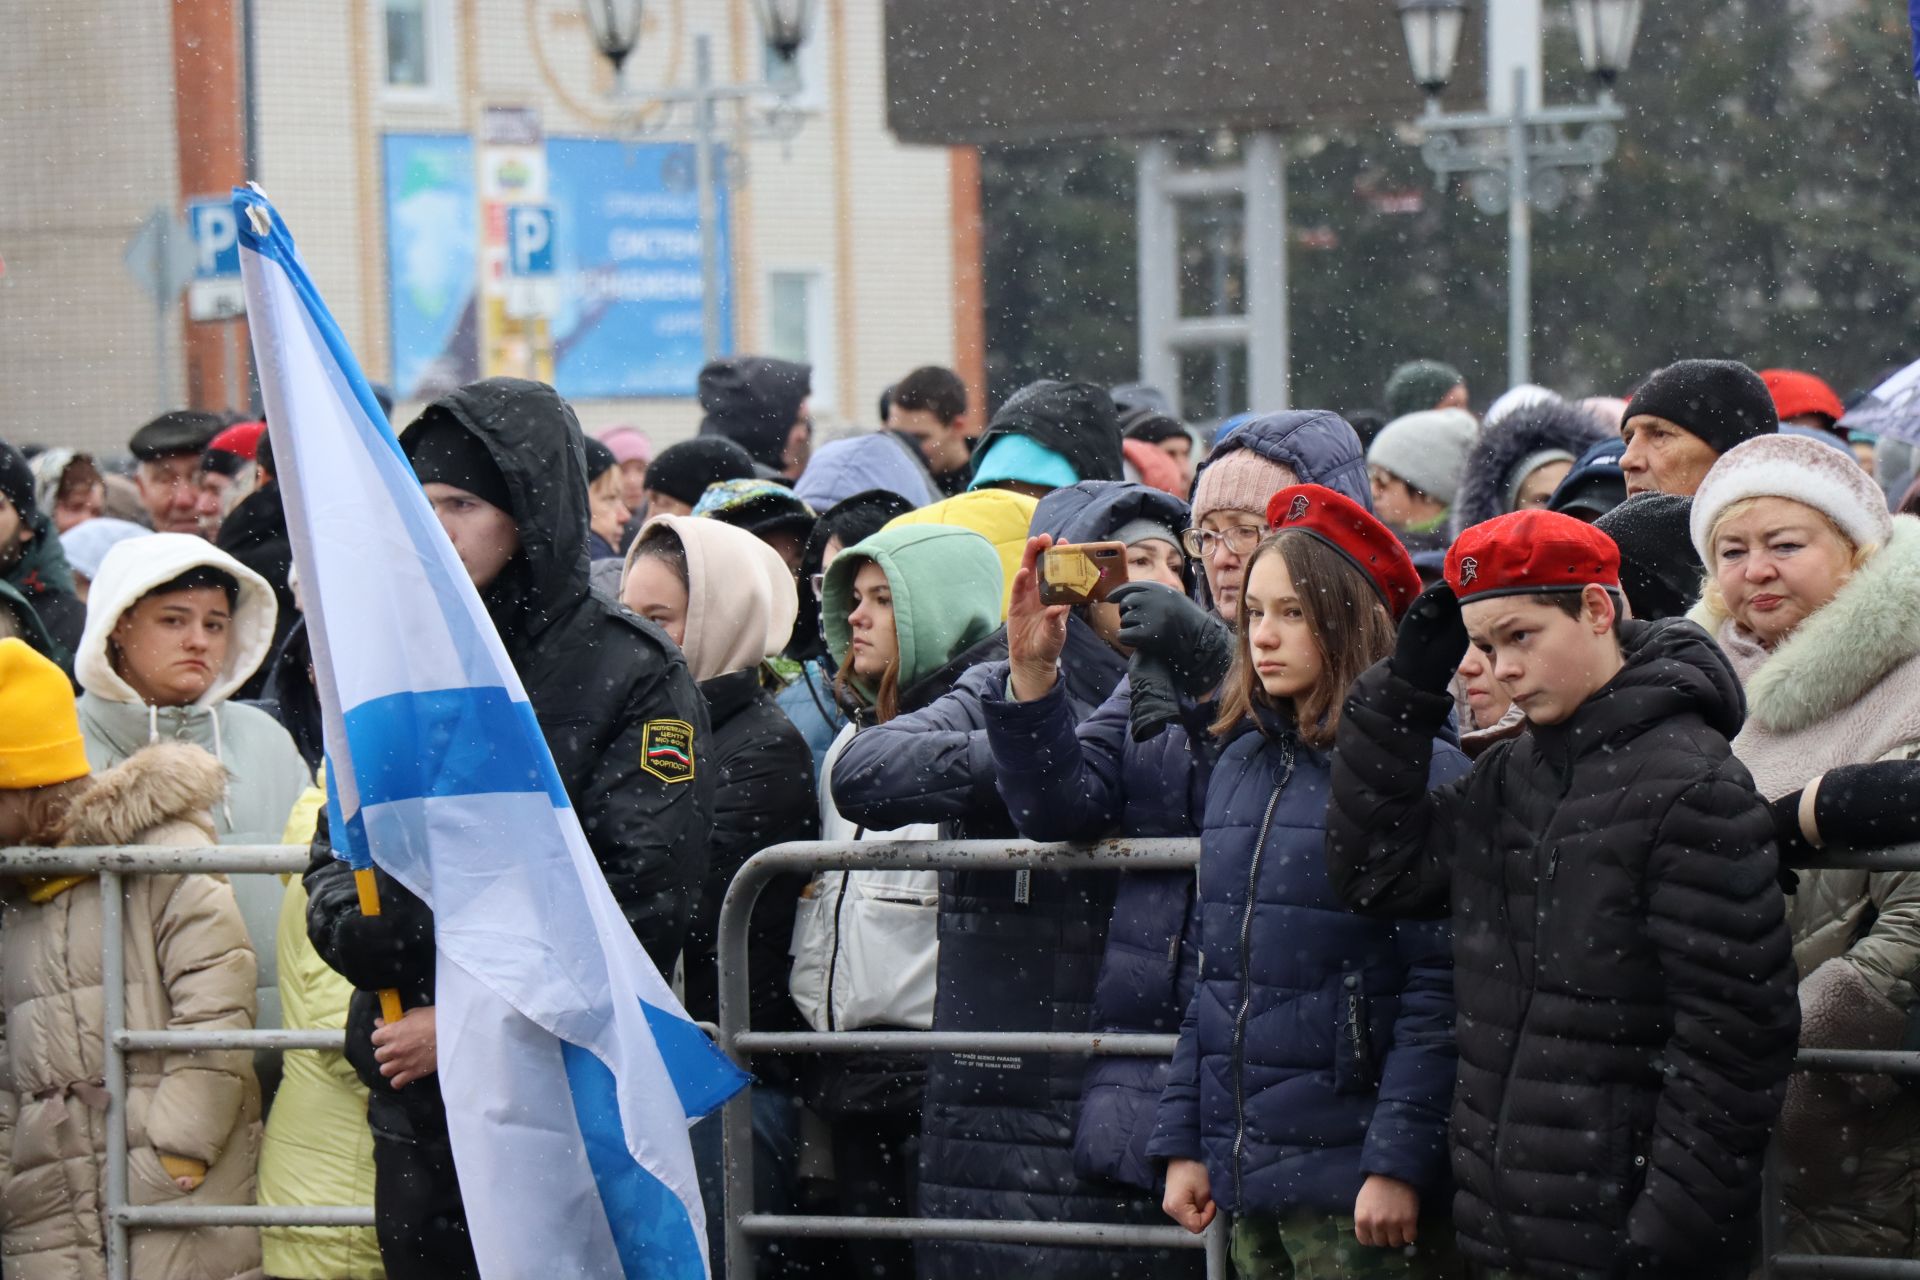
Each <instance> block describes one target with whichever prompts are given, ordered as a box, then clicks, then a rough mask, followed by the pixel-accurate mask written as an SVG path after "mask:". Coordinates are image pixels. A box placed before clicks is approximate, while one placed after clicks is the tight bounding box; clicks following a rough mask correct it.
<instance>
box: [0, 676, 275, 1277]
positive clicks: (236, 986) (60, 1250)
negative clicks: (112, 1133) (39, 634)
mask: <svg viewBox="0 0 1920 1280" xmlns="http://www.w3.org/2000/svg"><path fill="white" fill-rule="evenodd" d="M225 783H226V775H225V773H224V771H223V770H222V769H221V768H220V764H219V762H218V761H216V760H215V759H214V758H213V757H212V756H210V755H208V754H207V753H206V752H205V751H202V750H201V749H200V748H198V747H195V746H191V745H189V744H187V743H160V744H158V745H155V746H151V747H147V748H145V749H143V750H141V751H138V752H136V753H134V755H133V756H132V758H131V759H129V760H127V761H126V762H125V763H123V764H121V765H119V766H118V767H116V768H114V769H110V770H107V771H105V772H103V773H100V774H97V775H94V776H89V774H88V768H87V760H86V755H85V752H84V750H83V749H82V746H81V741H80V732H79V726H78V725H77V723H76V721H75V717H74V710H73V696H72V690H71V686H69V685H68V684H67V680H66V677H65V676H64V675H62V674H61V673H60V671H59V670H58V669H57V668H55V667H54V666H53V664H51V663H49V662H47V661H46V660H45V659H43V658H40V657H38V655H35V654H33V653H31V652H30V651H28V650H27V648H26V646H25V645H24V644H22V643H21V642H20V641H18V640H5V641H0V845H4V844H59V845H116V844H121V845H124V844H142V845H203V844H206V843H208V842H209V841H211V840H212V838H213V831H212V827H213V820H212V816H211V813H210V810H212V809H213V808H214V807H216V806H217V805H218V804H219V803H220V799H221V793H222V790H223V789H224V787H225ZM100 905H101V902H100V883H99V881H98V879H96V878H95V877H92V876H57V877H35V878H30V879H18V880H12V881H8V882H6V887H5V912H4V923H0V993H4V1004H5V1013H6V1027H7V1045H6V1053H5V1055H4V1058H3V1059H0V1069H3V1070H4V1081H0V1233H3V1240H0V1244H3V1246H4V1251H5V1257H6V1272H7V1276H8V1277H9V1280H84V1278H86V1277H98V1276H104V1275H105V1273H106V1243H105V1239H104V1235H103V1229H102V1219H101V1213H100V1210H101V1207H102V1205H103V1204H104V1203H105V1200H106V1190H105V1179H106V1120H105V1115H104V1108H105V1104H106V1094H105V1088H104V1083H103V1081H104V1074H105V1066H104V1063H105V1057H106V1045H105V1039H104V1037H103V1035H102V1033H101V1016H102V1015H101V1008H102V1004H103V1002H104V999H105V997H104V993H103V991H102V988H101V968H100V966H101V933H100V926H101V912H100ZM123 921H124V923H123V926H122V927H123V932H124V937H125V944H126V953H125V954H126V1018H127V1026H128V1027H129V1028H131V1029H132V1030H135V1031H159V1030H194V1031H244V1030H248V1029H250V1028H251V1027H252V1026H253V1012H254V953H253V948H252V947H251V946H250V945H249V944H248V942H247V934H246V929H245V927H244V926H243V925H242V923H241V921H240V912H239V909H238V908H237V907H236V906H235V905H234V900H233V892H232V890H230V889H229V888H228V887H227V884H226V882H225V880H224V879H223V878H222V877H220V876H215V875H145V876H131V877H129V878H128V879H127V881H126V903H125V915H124V917H123ZM248 1057H249V1055H247V1054H246V1053H245V1052H232V1051H227V1052H210V1051H209V1052H193V1053H165V1054H162V1053H152V1052H133V1053H129V1054H128V1055H127V1146H128V1191H129V1199H130V1200H131V1202H132V1203H134V1204H136V1205H151V1204H169V1205H172V1204H182V1205H244V1204H251V1203H252V1202H253V1178H254V1162H255V1160H256V1158H257V1156H258V1153H259V1146H260V1090H259V1086H258V1084H257V1083H256V1082H255V1080H254V1075H253V1070H252V1068H251V1066H250V1065H249V1062H248ZM259 1268H260V1240H259V1235H258V1233H257V1232H255V1231H254V1230H252V1229H251V1228H237V1227H225V1228H200V1229H196V1230H191V1231H156V1230H139V1231H135V1232H134V1233H133V1249H132V1274H133V1275H135V1276H138V1277H140V1280H227V1278H228V1277H246V1276H258V1275H259V1274H260V1271H259Z"/></svg>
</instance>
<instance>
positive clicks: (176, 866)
mask: <svg viewBox="0 0 1920 1280" xmlns="http://www.w3.org/2000/svg"><path fill="white" fill-rule="evenodd" d="M1198 857H1199V842H1198V841H1197V840H1135V841H1112V842H1108V843H1105V844H1102V845H1094V846H1081V845H1034V844H1023V843H1017V842H1013V843H1009V842H981V841H975V842H959V841H934V840H925V841H911V840H910V841H873V842H867V843H858V844H839V845H836V844H825V843H793V844H784V845H779V846H776V847H774V848H771V849H768V850H766V851H764V852H762V853H760V854H758V855H756V856H755V857H753V858H752V859H750V860H749V861H748V862H747V864H746V866H744V867H743V868H742V869H741V871H740V873H739V875H737V876H736V877H735V878H734V882H733V883H732V885H730V886H729V887H728V890H727V895H726V898H725V901H724V903H723V905H722V907H721V914H720V922H719V930H718V935H717V938H716V947H715V949H716V951H717V952H718V953H719V955H720V958H721V961H720V973H719V979H720V985H719V994H720V1025H719V1027H718V1028H717V1031H718V1038H719V1040H720V1043H721V1044H722V1045H723V1046H724V1047H725V1048H727V1050H728V1051H729V1052H730V1053H732V1054H733V1055H734V1056H735V1057H736V1058H740V1057H743V1056H744V1055H745V1054H748V1053H756V1052H757V1053H847V1052H863V1051H869V1050H895V1051H901V1052H916V1053H933V1052H945V1051H949V1050H967V1049H999V1050H1002V1051H1005V1052H1009V1053H1048V1054H1054V1053H1057V1054H1078V1055H1088V1056H1102V1055H1115V1054H1117V1055H1128V1056H1149V1055H1167V1054H1171V1053H1172V1051H1173V1047H1174V1043H1175V1040H1176V1037H1174V1036H1168V1035H1098V1034H1093V1033H1084V1034H1082V1033H1072V1032H1019V1031H1011V1032H978V1033H975V1032H942V1031H925V1032H920V1031H867V1032H858V1031H856V1032H756V1031H754V1030H752V1029H751V1028H750V1027H749V1026H748V1025H747V1008H748V995H747V992H748V986H747V962H746V956H747V947H746V937H747V932H746V929H747V922H748V919H749V917H750V915H751V913H752V910H753V905H754V902H755V901H756V900H757V899H758V898H759V896H760V892H761V890H762V889H763V888H764V887H765V885H766V882H767V881H768V880H769V879H770V878H771V877H773V876H775V875H779V874H781V873H783V872H808V873H811V872H813V871H818V870H833V869H845V870H959V869H971V870H992V869H1006V870H1012V869H1019V868H1035V869H1041V870H1051V871H1073V870H1103V871H1127V870H1132V871H1167V870H1191V869H1192V868H1193V867H1194V866H1195V865H1196V863H1197V862H1198ZM307 860H308V851H307V849H306V847H305V846H301V845H227V846H213V847H208V848H175V847H170V846H133V845H129V846H115V847H107V848H72V849H34V848H5V849H0V875H4V876H22V875H98V876H99V877H100V891H101V892H100V928H101V940H102V956H101V981H102V985H103V987H104V990H103V993H102V995H103V1002H104V1009H103V1022H104V1028H103V1030H104V1034H105V1036H106V1045H105V1075H106V1081H105V1084H106V1092H107V1096H108V1106H107V1114H106V1124H107V1134H106V1138H107V1152H106V1166H107V1167H106V1184H107V1185H106V1193H107V1194H106V1204H105V1206H104V1211H105V1216H106V1218H107V1225H108V1231H107V1275H108V1280H127V1275H128V1266H129V1253H128V1247H127V1246H128V1233H129V1231H130V1230H131V1229H134V1228H140V1227H176V1228H179V1227H201V1226H253V1227H264V1226H274V1227H278V1226H295V1227H367V1226H372V1225H373V1210H372V1209H370V1208H367V1207H365V1206H361V1205H303V1206H263V1205H204V1206H201V1205H195V1206H187V1205H144V1206H135V1205H130V1204H128V1203H127V1117H126V1104H125V1099H126V1082H127V1079H126V1069H127V1068H126V1055H127V1054H128V1053H129V1052H141V1051H155V1050H169V1049H189V1050H192V1049H250V1050H275V1051H284V1050H288V1049H321V1050H336V1051H338V1050H341V1049H343V1048H344V1047H345V1036H344V1034H343V1033H340V1032H330V1031H286V1030H256V1031H132V1030H129V1029H128V1028H127V1027H126V980H125V973H126V954H125V942H124V936H123V927H122V922H123V919H124V898H123V894H122V887H123V883H124V878H125V877H126V876H128V875H141V874H166V873H173V874H191V873H204V872H220V873H231V874H248V873H262V874H272V873H278V872H299V871H303V870H304V869H305V868H306V865H307ZM1817 865H1818V866H1819V867H1820V868H1822V869H1859V870H1869V871H1917V870H1920V845H1906V846H1900V847H1898V848H1891V849H1878V850H1871V851H1863V852H1846V851H1827V852H1825V853H1823V854H1822V856H1821V857H1820V859H1819V860H1818V863H1817ZM1795 1070H1800V1071H1827V1072H1844V1073H1861V1072H1878V1073H1883V1074H1889V1075H1897V1076H1901V1077H1904V1078H1909V1079H1920V1051H1914V1050H1892V1049H1887V1050H1867V1049H1803V1050H1801V1051H1800V1053H1799V1055H1798V1057H1797V1058H1796V1060H1795ZM749 1108H750V1102H749V1100H748V1096H747V1094H745V1093H742V1094H740V1095H739V1096H737V1097H736V1098H734V1099H733V1101H732V1102H730V1103H729V1104H728V1105H727V1107H726V1109H725V1112H724V1115H723V1118H722V1127H723V1141H724V1145H725V1151H726V1168H725V1186H726V1213H727V1233H726V1234H727V1274H728V1276H729V1280H753V1276H754V1264H753V1253H752V1250H751V1249H750V1248H749V1247H748V1244H749V1241H750V1239H752V1238H754V1237H761V1236H832V1237H843V1238H866V1239H943V1240H974V1241H980V1242H992V1243H1006V1244H1033V1245H1074V1246H1083V1247H1092V1248H1155V1249H1169V1248H1171V1249H1204V1250H1205V1251H1206V1255H1207V1273H1208V1277H1209V1280H1224V1277H1225V1276H1226V1275H1227V1274H1228V1270H1227V1256H1226V1221H1225V1215H1221V1216H1220V1217H1219V1218H1217V1219H1216V1220H1215V1221H1214V1223H1213V1225H1212V1226H1211V1227H1210V1228H1209V1229H1208V1230H1207V1232H1206V1233H1205V1235H1204V1236H1193V1235H1190V1234H1188V1233H1187V1232H1186V1231H1184V1230H1182V1229H1180V1228H1179V1227H1174V1226H1164V1227H1162V1226H1138V1225H1121V1224H1110V1223H1072V1222H1010V1221H992V1222H983V1221H958V1220H934V1219H921V1218H847V1217H825V1216H801V1215H786V1216H782V1215H774V1214H759V1213H754V1212H752V1211H751V1210H752V1202H751V1196H750V1192H749V1188H750V1187H751V1186H752V1170H753V1134H752V1126H751V1119H750V1115H749ZM1767 1183H1768V1191H1767V1196H1766V1201H1767V1211H1766V1213H1765V1215H1764V1218H1763V1233H1764V1244H1763V1251H1764V1257H1765V1261H1764V1264H1763V1265H1764V1267H1765V1270H1766V1272H1767V1274H1768V1275H1770V1276H1775V1277H1783V1278H1797V1277H1827V1278H1830V1280H1920V1260H1906V1259H1881V1258H1847V1257H1833V1256H1827V1255H1820V1254H1787V1253H1781V1252H1780V1221H1781V1218H1780V1214H1779V1212H1778V1209H1777V1206H1778V1203H1779V1197H1778V1162H1777V1160H1775V1159H1774V1158H1772V1157H1771V1156H1770V1157H1769V1159H1768V1161H1767ZM735 1205H741V1206H744V1207H745V1208H746V1210H747V1211H746V1212H739V1213H736V1212H734V1209H733V1207H734V1206H735Z"/></svg>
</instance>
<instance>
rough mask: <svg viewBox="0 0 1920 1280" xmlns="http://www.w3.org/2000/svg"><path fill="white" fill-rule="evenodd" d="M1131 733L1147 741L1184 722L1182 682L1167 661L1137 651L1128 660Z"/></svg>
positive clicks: (1140, 739)
mask: <svg viewBox="0 0 1920 1280" xmlns="http://www.w3.org/2000/svg"><path fill="white" fill-rule="evenodd" d="M1127 687H1128V690H1129V693H1130V695H1131V700H1130V701H1129V702H1128V703H1127V732H1128V733H1129V734H1131V735H1132V737H1133V740H1134V741H1135V742H1145V741H1146V740H1147V739H1148V738H1151V737H1154V736H1156V735H1157V734H1159V732H1160V731H1161V730H1162V729H1165V728H1166V727H1167V726H1168V725H1170V724H1177V723H1178V722H1179V720H1180V682H1179V681H1178V680H1176V679H1174V675H1173V672H1172V671H1171V670H1170V669H1169V668H1168V667H1167V664H1166V663H1165V662H1162V661H1161V660H1160V659H1159V658H1155V657H1152V656H1150V655H1148V654H1145V653H1138V652H1136V653H1135V654H1134V655H1133V657H1132V658H1130V659H1128V660H1127Z"/></svg>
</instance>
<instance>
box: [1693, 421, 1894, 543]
mask: <svg viewBox="0 0 1920 1280" xmlns="http://www.w3.org/2000/svg"><path fill="white" fill-rule="evenodd" d="M1748 498H1787V499H1790V500H1791V501H1794V502H1798V503H1802V504H1804V505H1806V506H1809V507H1812V508H1813V509H1814V510H1815V511H1818V512H1820V513H1821V514H1822V515H1824V516H1826V517H1827V518H1828V519H1829V520H1831V521H1833V523H1834V524H1835V525H1837V526H1839V529H1840V532H1842V533H1844V534H1846V535H1847V537H1848V538H1849V539H1851V540H1852V541H1853V544H1854V545H1855V546H1859V547H1867V546H1885V545H1886V542H1887V539H1888V538H1889V537H1891V536H1892V535H1893V516H1892V515H1891V514H1890V513H1889V512H1888V511H1887V499H1886V495H1885V494H1883V493H1881V492H1880V486H1878V485H1876V484H1875V483H1874V482H1873V477H1871V476H1869V475H1868V474H1867V473H1866V472H1865V471H1862V470H1861V469H1860V465H1859V464H1858V463H1857V462H1855V461H1854V460H1853V459H1852V458H1851V457H1849V456H1848V455H1847V454H1846V453H1844V452H1842V451H1841V450H1839V449H1834V448H1831V447H1829V446H1827V445H1824V444H1821V443H1820V442H1819V441H1817V440H1808V439H1806V438H1804V437H1802V436H1790V435H1774V434H1768V435H1763V436H1755V437H1754V438H1753V439H1751V440H1749V441H1747V442H1746V443H1745V444H1740V445H1736V446H1734V447H1733V448H1731V449H1729V450H1727V451H1726V452H1725V453H1723V454H1721V455H1720V460H1719V461H1718V462H1716V463H1714V464H1713V469H1712V470H1711V471H1709V472H1707V477H1706V479H1704V480H1702V481H1701V482H1700V490H1699V492H1697V493H1695V494H1694V495H1693V518H1692V523H1691V525H1690V531H1691V532H1692V534H1693V545H1694V549H1695V550H1697V551H1698V552H1699V553H1700V560H1701V563H1703V564H1708V565H1711V564H1712V563H1713V556H1712V554H1711V552H1712V549H1713V548H1712V545H1711V544H1712V541H1713V526H1714V524H1715V523H1716V522H1717V521H1718V520H1719V519H1720V516H1721V514H1722V513H1723V512H1725V511H1726V509H1727V508H1728V507H1731V506H1732V505H1733V504H1734V503H1736V502H1743V501H1745V500H1746V499H1748Z"/></svg>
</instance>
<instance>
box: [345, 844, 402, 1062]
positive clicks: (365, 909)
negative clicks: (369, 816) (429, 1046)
mask: <svg viewBox="0 0 1920 1280" xmlns="http://www.w3.org/2000/svg"><path fill="white" fill-rule="evenodd" d="M353 887H354V888H355V889H356V890H358V891H359V894H360V914H361V915H363V916H377V915H379V914H380V885H379V882H378V881H376V880H375V879H374V876H373V868H372V867H356V868H355V869H354V872H353ZM380 1016H381V1017H382V1018H384V1019H386V1021H387V1025H388V1026H392V1025H393V1024H394V1023H396V1022H398V1021H400V1019H401V1018H402V1017H404V1016H406V1010H405V1009H402V1008H401V1007H400V993H399V992H398V991H396V990H394V989H393V988H392V987H382V988H380Z"/></svg>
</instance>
